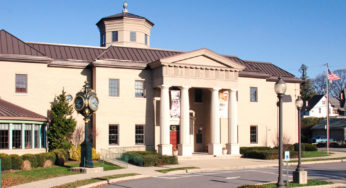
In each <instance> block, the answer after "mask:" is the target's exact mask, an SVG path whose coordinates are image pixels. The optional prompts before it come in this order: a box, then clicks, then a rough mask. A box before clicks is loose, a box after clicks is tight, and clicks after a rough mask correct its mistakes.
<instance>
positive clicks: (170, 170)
mask: <svg viewBox="0 0 346 188" xmlns="http://www.w3.org/2000/svg"><path fill="white" fill-rule="evenodd" d="M187 169H197V167H194V166H188V167H179V168H167V169H162V170H156V171H157V172H161V173H167V172H172V171H177V170H187Z"/></svg>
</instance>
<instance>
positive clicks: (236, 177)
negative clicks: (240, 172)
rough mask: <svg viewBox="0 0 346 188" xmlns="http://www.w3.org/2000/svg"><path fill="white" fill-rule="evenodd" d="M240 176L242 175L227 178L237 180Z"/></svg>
mask: <svg viewBox="0 0 346 188" xmlns="http://www.w3.org/2000/svg"><path fill="white" fill-rule="evenodd" d="M238 178H240V176H235V177H227V178H226V180H235V179H238Z"/></svg>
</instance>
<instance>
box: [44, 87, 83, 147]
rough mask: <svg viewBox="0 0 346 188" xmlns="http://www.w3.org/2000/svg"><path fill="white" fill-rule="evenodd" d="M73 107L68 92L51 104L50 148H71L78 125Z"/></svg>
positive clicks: (63, 92)
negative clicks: (74, 117) (67, 95)
mask: <svg viewBox="0 0 346 188" xmlns="http://www.w3.org/2000/svg"><path fill="white" fill-rule="evenodd" d="M72 113H73V107H72V105H70V104H69V103H68V101H67V100H66V92H65V91H64V90H62V93H61V94H60V95H59V96H58V97H56V98H55V100H54V102H53V104H52V105H51V113H50V125H49V128H48V146H49V150H50V151H52V150H54V149H69V148H71V141H70V140H71V136H72V134H73V131H74V129H75V127H76V121H75V120H74V119H73V117H72Z"/></svg>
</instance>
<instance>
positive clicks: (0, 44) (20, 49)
mask: <svg viewBox="0 0 346 188" xmlns="http://www.w3.org/2000/svg"><path fill="white" fill-rule="evenodd" d="M0 54H17V55H32V56H44V55H43V54H42V53H41V52H39V51H38V50H36V49H34V48H32V47H30V46H29V45H28V44H26V43H25V42H23V41H21V40H20V39H18V38H17V37H15V36H13V35H12V34H10V33H9V32H7V31H5V30H3V29H2V30H0Z"/></svg>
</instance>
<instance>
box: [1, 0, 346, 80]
mask: <svg viewBox="0 0 346 188" xmlns="http://www.w3.org/2000/svg"><path fill="white" fill-rule="evenodd" d="M122 4H123V0H112V1H111V0H31V1H25V0H2V2H1V6H0V17H1V19H0V29H5V30H7V31H8V32H10V33H12V34H13V35H15V36H17V37H18V38H20V39H22V40H23V41H35V42H48V43H62V44H78V45H91V46H98V45H99V31H98V29H97V27H96V25H95V24H96V23H97V22H98V21H99V20H100V19H101V18H102V17H105V16H110V15H113V14H116V13H120V12H121V11H122ZM128 4H129V6H128V10H129V12H130V13H134V14H137V15H140V16H144V17H146V18H147V19H149V20H151V21H152V22H153V23H155V26H154V27H153V29H152V33H151V47H153V48H163V49H174V50H183V51H191V50H196V49H199V48H209V49H211V50H213V51H215V52H217V53H220V54H227V55H234V56H238V57H239V58H241V59H246V60H256V61H264V62H271V63H273V64H275V65H277V66H279V67H281V68H283V69H285V70H287V71H288V72H290V73H293V74H294V75H296V76H299V75H300V73H299V72H298V69H299V67H300V65H301V64H303V63H304V64H306V65H307V66H308V75H309V76H310V78H314V77H315V76H316V75H318V74H319V73H322V72H323V71H324V70H325V66H324V64H325V63H326V62H328V63H329V67H330V69H331V70H335V69H345V68H346V1H344V0H324V1H322V0H290V1H283V0H257V1H255V0H237V1H235V0H234V1H233V0H219V1H212V0H173V1H162V0H128Z"/></svg>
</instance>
